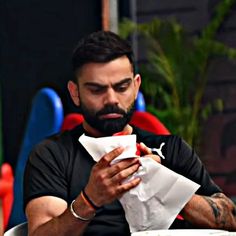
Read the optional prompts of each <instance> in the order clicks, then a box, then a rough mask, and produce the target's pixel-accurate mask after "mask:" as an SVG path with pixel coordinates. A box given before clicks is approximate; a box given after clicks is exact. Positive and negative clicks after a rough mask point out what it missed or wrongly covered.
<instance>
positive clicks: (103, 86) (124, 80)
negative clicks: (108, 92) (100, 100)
mask: <svg viewBox="0 0 236 236" xmlns="http://www.w3.org/2000/svg"><path fill="white" fill-rule="evenodd" d="M131 81H132V78H125V79H123V80H121V81H119V82H117V83H114V84H112V87H113V88H115V87H118V86H120V85H122V84H125V83H130V82H131ZM84 85H85V86H87V87H99V88H108V85H103V84H100V83H96V82H86V83H85V84H84Z"/></svg>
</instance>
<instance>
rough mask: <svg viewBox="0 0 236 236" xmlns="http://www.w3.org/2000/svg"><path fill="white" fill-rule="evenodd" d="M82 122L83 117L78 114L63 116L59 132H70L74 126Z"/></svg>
mask: <svg viewBox="0 0 236 236" xmlns="http://www.w3.org/2000/svg"><path fill="white" fill-rule="evenodd" d="M83 120H84V117H83V115H81V114H79V113H69V114H67V115H66V116H65V118H64V120H63V123H62V126H61V131H65V130H71V129H73V128H74V127H75V126H77V125H79V124H81V123H82V122H83Z"/></svg>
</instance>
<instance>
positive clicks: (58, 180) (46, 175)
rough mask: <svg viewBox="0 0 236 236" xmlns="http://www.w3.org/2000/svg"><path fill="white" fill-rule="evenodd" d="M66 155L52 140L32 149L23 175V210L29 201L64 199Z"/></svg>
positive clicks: (65, 193) (65, 189) (65, 192)
mask: <svg viewBox="0 0 236 236" xmlns="http://www.w3.org/2000/svg"><path fill="white" fill-rule="evenodd" d="M66 155H67V154H66V151H65V150H63V148H62V147H61V146H59V145H58V144H57V143H56V142H55V141H52V140H46V141H44V142H42V143H40V144H39V145H37V146H36V147H35V148H34V149H33V151H32V152H31V154H30V156H29V159H28V161H27V164H26V168H25V174H24V209H25V207H26V205H27V203H28V202H29V201H30V200H31V199H33V198H37V197H41V196H55V197H59V198H62V199H66V196H67V181H66V178H65V176H66V168H65V165H66V163H65V160H66V158H65V156H66ZM61 157H64V158H61Z"/></svg>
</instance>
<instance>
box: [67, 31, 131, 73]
mask: <svg viewBox="0 0 236 236" xmlns="http://www.w3.org/2000/svg"><path fill="white" fill-rule="evenodd" d="M122 56H127V58H128V59H129V61H130V63H131V66H132V69H133V71H134V56H133V50H132V48H131V46H130V44H129V43H128V41H126V40H124V39H122V38H120V37H119V36H118V35H117V34H115V33H113V32H110V31H97V32H94V33H92V34H89V35H88V36H86V37H84V38H82V39H81V40H80V41H79V42H78V44H77V46H76V48H75V50H74V52H73V57H72V66H73V71H74V74H75V77H77V76H76V75H78V72H79V71H80V69H81V67H82V66H83V65H85V64H87V63H91V62H95V63H106V62H109V61H111V60H114V59H117V58H119V57H122Z"/></svg>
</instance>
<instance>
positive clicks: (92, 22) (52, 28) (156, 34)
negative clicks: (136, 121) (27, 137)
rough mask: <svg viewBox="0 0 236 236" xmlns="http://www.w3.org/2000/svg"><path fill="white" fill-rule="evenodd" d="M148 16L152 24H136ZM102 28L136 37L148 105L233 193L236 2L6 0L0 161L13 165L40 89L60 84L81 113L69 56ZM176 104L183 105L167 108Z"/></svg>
mask: <svg viewBox="0 0 236 236" xmlns="http://www.w3.org/2000/svg"><path fill="white" fill-rule="evenodd" d="M220 3H221V6H219V4H220ZM217 7H218V8H217ZM217 9H218V10H217ZM125 19H126V20H125ZM133 23H134V24H133ZM132 24H133V25H132ZM141 24H143V25H144V26H145V24H146V26H147V27H146V28H145V27H143V28H142V27H141V28H140V32H137V31H138V30H137V27H138V25H141ZM148 26H152V28H151V29H147V28H148ZM135 27H136V28H135ZM155 27H156V28H155ZM158 27H159V28H158ZM101 29H106V30H108V29H109V30H112V31H114V32H118V33H120V34H121V35H122V36H123V37H127V38H128V39H129V40H130V41H131V43H132V45H133V48H134V51H135V56H136V61H137V68H138V71H139V72H140V73H141V74H143V85H142V88H141V91H142V92H143V94H144V98H145V101H146V104H147V109H148V110H149V111H150V112H152V113H153V114H155V115H157V116H158V115H159V116H160V117H159V118H160V119H161V120H162V122H163V123H164V124H165V125H166V126H167V128H168V129H169V130H170V131H171V132H172V133H175V134H179V135H181V136H184V138H186V139H187V140H189V142H190V143H191V144H192V145H193V146H194V147H195V148H196V150H197V152H198V153H199V154H200V157H201V160H202V161H203V162H204V163H205V164H206V166H207V169H208V170H209V171H210V173H211V175H212V177H213V178H214V180H215V181H216V182H217V183H218V184H219V185H220V187H222V188H223V190H224V192H225V193H226V194H228V195H229V196H230V197H232V198H234V197H235V196H236V135H235V134H236V102H235V101H236V60H235V55H236V53H235V48H236V3H235V1H230V0H221V1H219V0H199V1H195V0H178V1H174V0H129V1H128V0H119V1H118V0H117V1H116V0H110V1H109V0H103V1H102V0H100V1H98V0H96V1H95V0H86V1H75V0H67V1H55V0H51V1H44V0H21V1H18V0H0V83H1V84H0V89H1V93H0V94H1V95H0V100H1V117H0V118H1V143H2V147H1V153H2V154H1V162H3V161H4V162H8V163H10V164H11V166H12V167H13V169H14V168H15V166H16V162H17V157H18V155H19V151H20V145H21V142H22V138H23V135H24V131H25V129H26V125H27V118H28V116H29V112H30V108H31V102H32V99H33V97H34V95H35V94H36V92H37V91H38V90H39V89H40V88H43V87H51V88H53V89H55V91H56V92H57V93H58V94H59V96H60V97H61V99H62V103H63V108H64V113H65V114H68V113H70V112H73V111H76V109H75V107H74V106H73V105H72V102H71V100H70V98H69V95H68V92H67V88H66V83H67V81H68V80H69V79H70V78H71V77H72V70H71V54H72V51H73V48H74V47H75V46H76V43H77V42H78V40H79V39H80V38H81V37H83V36H85V35H87V34H88V33H91V32H93V31H96V30H101ZM144 29H145V30H146V31H145V30H144ZM147 30H149V31H148V32H149V34H147ZM150 32H151V33H150ZM150 35H151V36H150ZM180 39H181V40H180ZM172 40H174V41H172ZM150 42H151V43H150ZM153 42H154V43H153ZM155 42H157V44H156V43H155ZM153 45H154V49H153ZM155 45H159V46H158V47H157V48H155ZM173 45H174V46H175V47H174V46H173ZM178 45H179V47H178ZM172 46H173V47H172ZM160 48H161V50H160ZM178 48H179V49H181V50H178ZM155 49H156V51H155ZM172 49H173V50H172ZM149 52H156V54H157V55H158V56H159V57H157V58H155V55H153V53H151V54H150V53H149ZM189 52H191V55H190V54H189ZM206 52H207V53H206ZM158 53H159V54H158ZM173 55H174V56H173ZM196 55H197V57H196ZM198 55H199V56H198ZM194 56H195V57H194ZM163 60H164V62H168V63H169V64H168V63H167V64H168V68H169V69H170V71H168V70H167V69H166V67H165V65H166V64H165V63H163ZM165 60H166V61H165ZM158 62H159V63H160V64H162V65H164V64H165V65H164V67H162V68H160V66H159V65H156V63H157V64H158ZM180 62H181V63H182V64H181V63H180ZM201 62H203V63H202V64H201ZM194 63H195V64H194ZM200 64H201V66H199V65H200ZM183 68H184V69H183ZM180 69H181V70H180ZM187 69H188V70H187ZM163 71H164V72H163ZM175 75H178V76H179V77H178V76H175ZM165 76H166V77H165ZM182 78H184V81H182V80H181V79H182ZM168 79H172V80H173V81H172V82H173V83H169V84H168ZM186 81H187V82H186ZM202 81H203V82H202ZM150 84H151V85H152V87H155V88H156V90H155V89H154V91H151V90H150V88H149V87H148V85H150ZM184 84H187V85H186V86H185V85H184ZM170 85H171V86H170ZM161 86H162V87H161ZM184 86H185V87H184ZM158 87H161V89H160V88H158ZM175 88H178V89H180V90H181V89H182V90H181V91H182V92H181V94H182V95H183V94H185V95H184V96H185V97H184V96H182V95H179V96H180V97H179V104H173V103H172V102H173V100H175V101H176V98H178V96H177V95H178V92H180V91H179V90H178V89H177V90H176V91H175ZM183 88H184V89H183ZM197 91H201V92H200V94H198V95H196V92H197ZM175 92H176V93H175ZM173 94H175V95H176V96H177V97H173V96H174V95H173ZM163 96H164V97H165V99H163ZM181 96H182V97H184V98H183V101H182V100H181V99H182V98H181ZM195 97H196V99H197V98H199V99H198V100H197V102H198V103H197V104H198V106H197V108H196V109H195V108H193V107H192V104H194V102H195V100H194V99H195ZM177 100H178V99H177ZM175 105H177V106H178V109H177V108H176V109H177V110H176V112H174V113H170V108H171V107H172V108H173V107H174V106H175ZM172 110H173V109H172ZM193 113H194V114H195V116H194V117H193V116H191V115H193ZM189 115H190V116H189ZM168 117H172V119H173V122H174V121H177V120H178V121H180V122H179V123H176V124H175V123H173V122H170V119H168ZM187 121H188V122H189V121H192V123H191V122H190V123H188V122H187ZM180 123H181V124H182V126H181V125H180ZM173 124H174V125H173ZM192 126H193V128H192V130H190V131H189V133H188V134H184V131H186V130H188V128H189V127H192ZM183 134H184V135H183ZM185 135H186V136H185Z"/></svg>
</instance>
